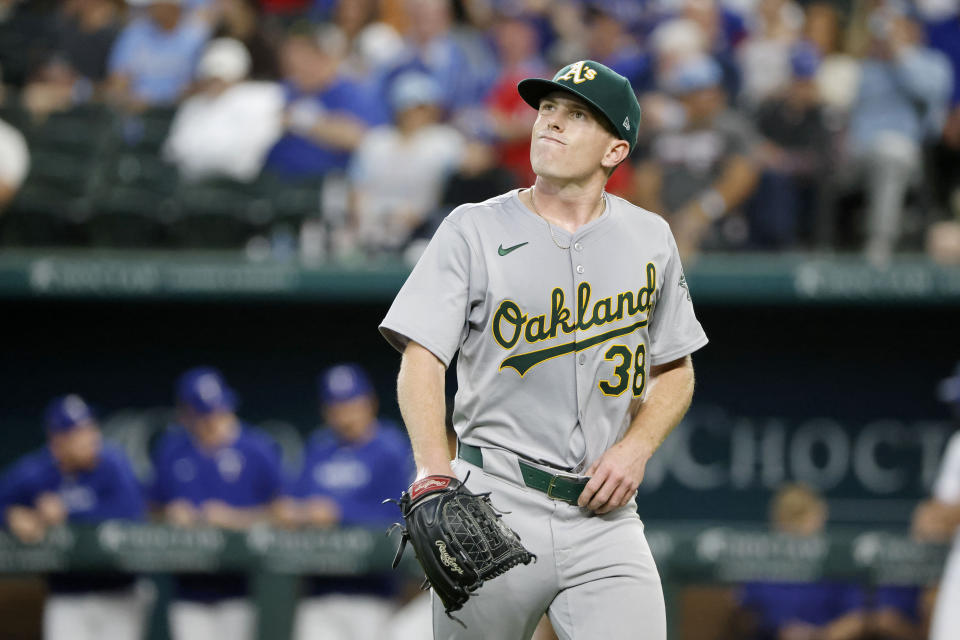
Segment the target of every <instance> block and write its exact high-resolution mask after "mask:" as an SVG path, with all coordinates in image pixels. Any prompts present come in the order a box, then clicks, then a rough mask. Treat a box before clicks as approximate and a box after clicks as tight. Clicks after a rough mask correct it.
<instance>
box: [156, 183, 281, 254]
mask: <svg viewBox="0 0 960 640" xmlns="http://www.w3.org/2000/svg"><path fill="white" fill-rule="evenodd" d="M176 205H177V211H176V216H175V217H174V218H173V219H172V220H170V222H169V223H168V230H169V232H170V236H171V238H172V239H173V242H174V244H175V245H176V246H179V247H185V248H208V249H239V248H241V247H243V246H244V245H245V244H246V242H247V240H248V239H249V238H250V237H252V236H253V235H255V234H256V233H257V231H258V229H259V228H260V227H261V226H262V224H263V221H262V216H263V214H262V212H261V210H260V209H258V207H257V206H256V201H255V200H254V199H252V198H251V195H250V192H249V189H248V188H247V186H246V185H244V184H242V183H236V182H233V181H230V180H212V181H205V182H199V183H195V184H185V185H183V186H181V187H180V188H179V189H178V191H177V197H176Z"/></svg>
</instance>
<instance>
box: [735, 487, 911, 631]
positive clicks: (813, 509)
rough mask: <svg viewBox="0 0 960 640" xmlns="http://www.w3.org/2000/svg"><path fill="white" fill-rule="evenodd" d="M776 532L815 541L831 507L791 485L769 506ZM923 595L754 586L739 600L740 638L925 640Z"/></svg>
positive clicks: (837, 586) (854, 587)
mask: <svg viewBox="0 0 960 640" xmlns="http://www.w3.org/2000/svg"><path fill="white" fill-rule="evenodd" d="M770 511H771V513H770V515H771V524H772V528H773V529H774V531H777V532H780V533H787V534H791V535H794V536H803V537H808V536H816V535H820V534H822V533H823V531H824V528H825V525H826V522H827V514H828V510H827V503H826V501H824V499H823V498H822V497H820V496H819V495H818V494H817V493H815V492H814V491H813V490H812V489H810V488H808V487H805V486H802V485H797V484H788V485H785V486H783V487H781V488H780V490H779V491H777V493H776V494H775V495H774V497H773V500H772V502H771V510H770ZM920 595H921V593H920V589H919V588H918V587H914V586H906V585H885V584H881V585H875V586H873V587H871V588H868V587H866V586H864V585H861V584H856V583H850V582H839V581H827V580H822V581H819V582H774V581H768V582H751V583H747V584H745V585H744V586H743V588H742V589H741V592H740V594H739V600H740V606H741V617H740V619H739V621H738V625H737V626H739V628H740V629H739V630H740V633H738V634H735V635H731V636H730V637H738V638H750V639H752V640H804V639H810V640H820V639H823V640H921V638H922V637H923V634H922V628H923V625H922V621H921V617H922V615H921V607H920Z"/></svg>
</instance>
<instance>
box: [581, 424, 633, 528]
mask: <svg viewBox="0 0 960 640" xmlns="http://www.w3.org/2000/svg"><path fill="white" fill-rule="evenodd" d="M648 459H649V455H647V454H645V453H643V452H641V451H637V450H635V449H633V448H631V447H630V446H629V445H628V444H627V443H625V442H618V443H617V444H615V445H613V446H612V447H610V448H609V449H607V451H606V452H604V454H603V455H602V456H600V458H599V459H598V460H597V461H596V462H594V463H593V464H592V465H590V468H589V469H588V470H587V473H586V474H585V475H588V476H591V478H590V482H588V483H587V486H585V487H584V488H583V493H581V494H580V499H579V500H578V501H577V504H579V505H580V506H581V507H586V508H588V509H590V510H591V511H593V512H595V513H597V514H601V515H602V514H604V513H609V512H610V511H613V510H614V509H619V508H620V507H622V506H623V505H625V504H627V502H629V501H630V498H632V497H633V494H634V493H636V491H637V487H639V486H640V483H641V482H643V474H644V471H645V470H646V468H647V460H648Z"/></svg>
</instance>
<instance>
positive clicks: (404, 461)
mask: <svg viewBox="0 0 960 640" xmlns="http://www.w3.org/2000/svg"><path fill="white" fill-rule="evenodd" d="M319 395H320V405H321V409H322V412H323V419H324V423H325V424H326V427H327V428H325V429H321V430H319V431H317V432H316V433H314V435H313V436H312V437H311V439H310V441H309V443H308V444H307V447H306V451H305V455H304V464H303V470H302V471H301V473H300V475H299V477H298V478H297V480H296V482H294V484H293V486H292V488H291V490H290V491H289V496H290V497H288V498H284V499H283V500H282V501H281V502H280V503H279V504H278V506H277V510H276V511H277V515H278V517H279V520H280V522H281V524H283V525H285V526H302V525H307V526H316V527H330V526H358V527H373V528H380V527H384V528H385V527H388V526H389V525H390V524H391V523H392V522H394V521H396V519H397V515H398V512H397V509H396V506H395V505H392V504H383V501H384V500H385V499H386V498H395V497H397V496H399V495H400V494H401V493H402V492H403V491H404V490H405V489H406V488H407V486H408V485H409V483H410V482H412V481H413V476H414V466H413V452H412V451H411V450H410V442H409V440H408V439H407V437H406V434H404V433H403V432H402V431H401V430H400V429H399V428H398V427H397V425H395V424H393V423H390V422H388V421H385V420H382V419H378V418H377V411H378V409H379V406H378V403H377V398H376V395H375V393H374V390H373V386H372V385H371V383H370V380H369V378H368V377H367V374H366V372H365V371H364V370H363V369H362V368H360V367H359V366H358V365H355V364H341V365H337V366H335V367H331V368H330V369H328V370H326V371H324V372H323V374H322V375H321V376H320V378H319ZM308 584H309V587H308V591H309V593H308V594H307V595H306V596H305V597H304V598H303V599H302V600H301V601H300V604H299V605H298V607H297V613H296V620H295V623H294V639H295V640H334V639H335V640H366V639H367V638H379V637H382V635H383V633H384V632H385V629H384V623H385V622H386V620H387V619H388V617H389V616H390V614H391V613H392V612H393V609H394V602H393V597H394V596H395V595H397V587H398V586H399V582H398V578H397V577H396V575H395V574H393V573H392V572H387V573H385V574H375V575H367V576H357V577H324V578H320V577H316V578H308Z"/></svg>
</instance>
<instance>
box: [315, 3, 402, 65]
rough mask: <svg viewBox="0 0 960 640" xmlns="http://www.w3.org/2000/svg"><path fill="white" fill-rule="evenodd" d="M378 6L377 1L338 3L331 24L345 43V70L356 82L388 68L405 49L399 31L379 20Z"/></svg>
mask: <svg viewBox="0 0 960 640" xmlns="http://www.w3.org/2000/svg"><path fill="white" fill-rule="evenodd" d="M377 4H378V3H377V1H376V0H350V1H349V2H347V1H341V2H338V3H337V7H336V10H335V12H334V15H333V22H332V24H331V25H330V27H331V28H332V29H334V30H335V32H336V34H337V36H338V37H339V38H341V39H342V41H343V44H342V46H343V51H344V55H345V58H344V61H343V71H344V72H345V73H346V74H348V75H350V76H353V77H355V78H357V79H361V78H368V77H370V76H372V75H373V74H374V73H375V72H376V71H377V70H379V69H381V68H383V67H386V66H388V65H389V64H390V63H391V62H392V61H393V60H395V59H396V58H397V57H398V56H400V55H402V52H403V49H404V43H403V37H402V36H401V35H400V34H399V33H397V30H396V29H394V28H393V26H391V25H389V24H387V23H385V22H383V21H381V20H379V19H378V16H377Z"/></svg>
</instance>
